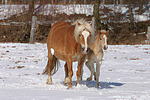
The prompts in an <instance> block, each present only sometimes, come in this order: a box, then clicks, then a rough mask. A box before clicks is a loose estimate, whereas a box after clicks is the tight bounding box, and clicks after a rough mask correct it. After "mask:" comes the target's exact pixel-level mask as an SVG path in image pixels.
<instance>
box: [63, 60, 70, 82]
mask: <svg viewBox="0 0 150 100" xmlns="http://www.w3.org/2000/svg"><path fill="white" fill-rule="evenodd" d="M64 68H65V84H67V83H69V82H70V80H69V77H68V66H67V62H66V63H65V66H64Z"/></svg>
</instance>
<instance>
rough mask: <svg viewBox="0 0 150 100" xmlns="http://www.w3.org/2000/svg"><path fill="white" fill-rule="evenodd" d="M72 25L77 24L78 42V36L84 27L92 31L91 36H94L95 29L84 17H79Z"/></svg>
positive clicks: (75, 35)
mask: <svg viewBox="0 0 150 100" xmlns="http://www.w3.org/2000/svg"><path fill="white" fill-rule="evenodd" d="M71 25H75V30H74V37H75V40H76V42H78V36H79V34H80V32H81V31H83V29H87V30H88V31H90V32H91V36H92V37H94V29H93V28H92V25H90V23H88V22H86V21H85V20H84V19H79V20H76V21H75V22H73V23H72V24H71Z"/></svg>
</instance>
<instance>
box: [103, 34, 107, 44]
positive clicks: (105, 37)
mask: <svg viewBox="0 0 150 100" xmlns="http://www.w3.org/2000/svg"><path fill="white" fill-rule="evenodd" d="M103 38H104V39H105V45H107V36H106V35H104V36H103Z"/></svg>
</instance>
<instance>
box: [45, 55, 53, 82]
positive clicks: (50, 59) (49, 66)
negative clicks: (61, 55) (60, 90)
mask: <svg viewBox="0 0 150 100" xmlns="http://www.w3.org/2000/svg"><path fill="white" fill-rule="evenodd" d="M51 63H52V54H51V53H50V54H48V61H47V66H46V67H47V70H48V79H47V82H46V84H50V85H52V77H51V67H52V66H51Z"/></svg>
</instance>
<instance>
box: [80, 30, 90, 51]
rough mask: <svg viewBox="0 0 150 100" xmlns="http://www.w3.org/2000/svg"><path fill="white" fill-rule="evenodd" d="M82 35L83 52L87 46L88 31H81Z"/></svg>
mask: <svg viewBox="0 0 150 100" xmlns="http://www.w3.org/2000/svg"><path fill="white" fill-rule="evenodd" d="M82 35H83V37H84V42H85V50H87V48H88V45H87V38H88V36H89V35H90V33H89V32H88V31H83V32H82Z"/></svg>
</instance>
